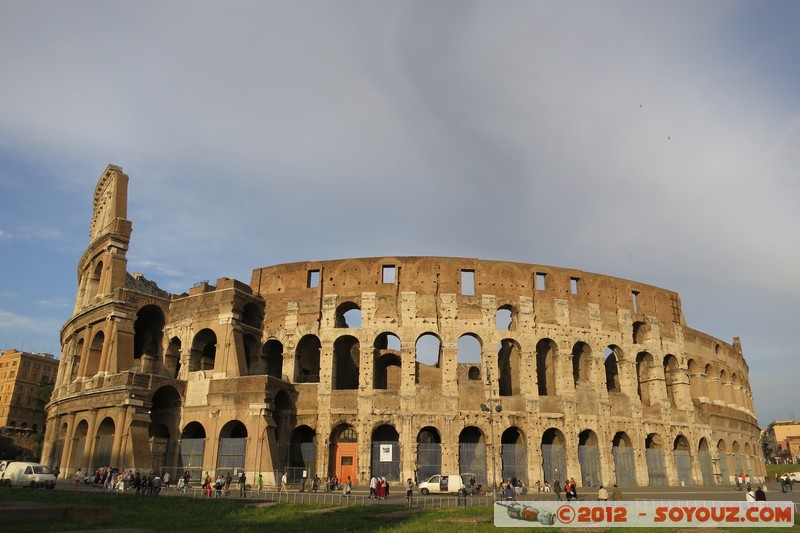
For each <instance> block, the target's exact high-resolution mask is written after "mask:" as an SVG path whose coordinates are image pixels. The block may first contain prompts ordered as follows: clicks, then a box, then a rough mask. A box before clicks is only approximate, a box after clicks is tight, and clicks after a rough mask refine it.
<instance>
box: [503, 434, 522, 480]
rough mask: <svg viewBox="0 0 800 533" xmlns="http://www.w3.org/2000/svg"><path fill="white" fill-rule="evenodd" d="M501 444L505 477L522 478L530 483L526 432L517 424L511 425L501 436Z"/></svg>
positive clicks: (506, 478)
mask: <svg viewBox="0 0 800 533" xmlns="http://www.w3.org/2000/svg"><path fill="white" fill-rule="evenodd" d="M500 446H501V450H500V456H501V458H502V476H503V479H505V480H508V479H511V481H512V482H516V481H517V480H521V481H522V482H523V483H525V484H526V485H529V480H528V446H527V445H526V443H525V433H524V432H523V431H522V430H521V429H520V428H518V427H516V426H511V427H509V428H508V429H506V430H505V431H503V434H502V436H501V437H500Z"/></svg>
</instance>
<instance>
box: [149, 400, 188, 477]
mask: <svg viewBox="0 0 800 533" xmlns="http://www.w3.org/2000/svg"><path fill="white" fill-rule="evenodd" d="M151 401H152V407H150V427H149V428H148V434H149V436H150V456H151V457H152V458H153V468H155V469H156V470H157V471H160V470H161V469H163V468H165V467H172V466H175V465H174V461H175V449H176V448H175V444H176V443H175V439H174V436H175V435H177V434H178V425H179V423H180V417H181V396H180V394H179V393H178V391H177V390H176V389H175V387H173V386H171V385H165V386H163V387H160V388H158V389H157V390H156V391H155V392H154V393H153V396H152V398H151Z"/></svg>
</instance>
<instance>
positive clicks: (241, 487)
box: [239, 470, 247, 498]
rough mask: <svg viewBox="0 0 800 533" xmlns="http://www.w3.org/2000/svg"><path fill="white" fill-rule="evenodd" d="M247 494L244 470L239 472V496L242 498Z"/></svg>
mask: <svg viewBox="0 0 800 533" xmlns="http://www.w3.org/2000/svg"><path fill="white" fill-rule="evenodd" d="M245 494H247V476H245V475H244V470H242V473H241V474H239V496H241V497H242V498H244V497H245Z"/></svg>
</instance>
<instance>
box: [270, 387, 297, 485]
mask: <svg viewBox="0 0 800 533" xmlns="http://www.w3.org/2000/svg"><path fill="white" fill-rule="evenodd" d="M273 404H274V406H275V407H274V408H273V411H272V420H273V421H274V422H275V430H274V431H275V443H276V444H277V446H276V449H275V450H274V451H273V452H272V458H273V459H272V460H273V464H274V465H276V469H277V470H278V471H279V472H283V471H284V470H285V469H286V468H287V466H288V465H289V446H287V445H286V443H287V442H289V441H290V435H289V431H290V429H291V428H293V427H295V425H296V424H297V423H296V418H297V413H296V410H295V406H294V402H293V401H292V398H291V396H290V395H289V393H288V392H286V391H285V390H281V391H278V393H277V394H276V395H275V400H274V401H273Z"/></svg>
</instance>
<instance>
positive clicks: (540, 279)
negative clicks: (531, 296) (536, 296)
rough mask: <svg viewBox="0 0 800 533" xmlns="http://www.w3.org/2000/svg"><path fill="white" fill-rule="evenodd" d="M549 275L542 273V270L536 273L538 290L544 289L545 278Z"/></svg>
mask: <svg viewBox="0 0 800 533" xmlns="http://www.w3.org/2000/svg"><path fill="white" fill-rule="evenodd" d="M545 277H547V274H542V273H541V272H537V273H536V290H537V291H543V290H544V287H545V284H544V278H545Z"/></svg>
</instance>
